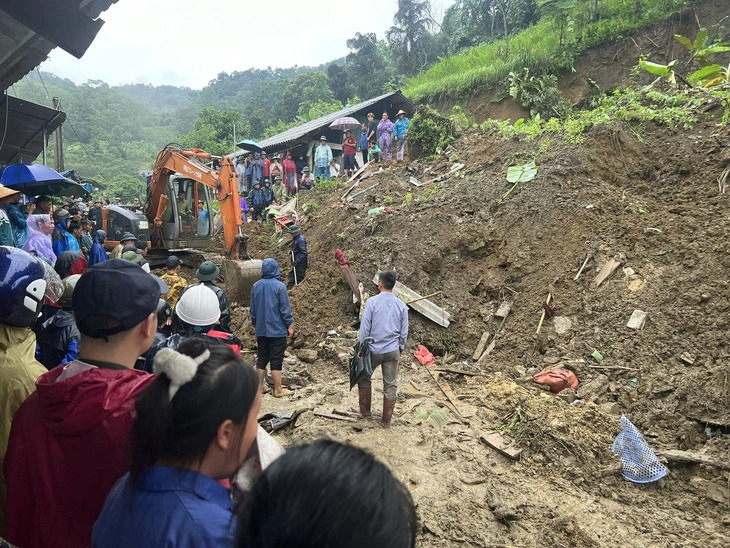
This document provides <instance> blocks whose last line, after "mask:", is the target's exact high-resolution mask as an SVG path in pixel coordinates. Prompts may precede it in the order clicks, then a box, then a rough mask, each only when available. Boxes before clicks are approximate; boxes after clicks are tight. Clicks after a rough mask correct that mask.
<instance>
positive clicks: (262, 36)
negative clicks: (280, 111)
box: [40, 0, 453, 89]
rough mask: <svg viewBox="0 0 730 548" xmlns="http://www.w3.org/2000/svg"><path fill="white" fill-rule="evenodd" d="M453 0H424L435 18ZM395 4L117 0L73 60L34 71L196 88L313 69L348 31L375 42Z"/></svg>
mask: <svg viewBox="0 0 730 548" xmlns="http://www.w3.org/2000/svg"><path fill="white" fill-rule="evenodd" d="M452 2H453V0H432V5H434V6H435V12H436V13H440V12H442V11H443V9H445V7H447V6H449V5H451V3H452ZM397 6H398V2H397V0H369V1H367V2H346V1H338V2H331V1H323V2H314V3H312V2H302V1H301V0H274V1H271V2H255V3H253V2H245V1H240V0H238V1H237V0H208V1H207V2H201V1H200V0H195V1H193V0H118V2H117V3H116V4H113V5H112V6H111V7H110V8H109V9H108V10H107V11H105V12H104V13H102V14H101V18H102V19H103V20H104V21H105V22H106V23H105V24H104V26H103V27H102V28H101V30H100V31H99V34H98V35H97V37H96V40H94V42H93V43H92V44H91V46H90V47H89V49H88V50H87V51H86V54H85V55H84V56H83V57H82V58H81V59H76V58H75V57H73V56H71V55H69V54H68V53H66V52H65V51H63V50H61V49H60V48H56V49H55V50H53V52H52V53H51V56H50V58H49V60H48V61H46V62H45V63H43V64H42V65H41V67H40V68H41V70H45V71H48V72H53V73H54V74H56V75H58V76H62V77H65V78H69V79H71V80H73V81H74V82H76V83H79V84H80V83H83V82H86V81H87V80H103V81H105V82H107V83H108V84H112V85H116V84H127V83H142V84H157V85H160V84H169V85H175V86H189V87H192V88H198V89H199V88H202V87H204V86H205V85H206V84H207V83H208V82H209V81H210V80H212V79H213V78H215V77H216V75H217V74H218V73H220V72H233V71H236V70H246V69H248V68H252V67H253V68H266V67H268V66H270V67H272V68H275V67H282V68H283V67H291V66H294V65H299V66H302V65H319V64H321V63H324V62H327V61H331V60H333V59H336V58H338V57H342V56H344V55H346V54H347V52H348V49H347V46H346V44H345V42H346V41H347V39H348V38H352V37H353V36H354V35H355V33H356V32H360V33H365V32H375V33H376V34H377V35H378V38H382V37H384V32H385V31H386V29H388V28H389V27H390V26H391V25H392V24H393V15H394V14H395V12H396V10H397Z"/></svg>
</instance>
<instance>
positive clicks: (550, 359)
mask: <svg viewBox="0 0 730 548" xmlns="http://www.w3.org/2000/svg"><path fill="white" fill-rule="evenodd" d="M542 361H543V362H544V363H547V364H550V365H555V364H556V363H560V358H558V357H557V356H545V357H543V359H542Z"/></svg>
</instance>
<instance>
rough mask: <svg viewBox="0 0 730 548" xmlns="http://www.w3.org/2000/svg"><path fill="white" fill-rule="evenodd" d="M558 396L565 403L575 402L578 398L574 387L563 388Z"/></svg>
mask: <svg viewBox="0 0 730 548" xmlns="http://www.w3.org/2000/svg"><path fill="white" fill-rule="evenodd" d="M558 397H559V398H560V399H561V400H563V401H564V402H565V403H573V402H574V401H575V400H577V399H578V395H577V394H576V393H575V390H573V389H572V388H563V389H562V390H561V391H560V392H558Z"/></svg>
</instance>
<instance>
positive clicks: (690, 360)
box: [679, 352, 695, 365]
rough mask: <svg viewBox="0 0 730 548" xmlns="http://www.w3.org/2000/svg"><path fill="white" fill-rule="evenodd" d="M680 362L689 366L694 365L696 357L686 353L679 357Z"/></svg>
mask: <svg viewBox="0 0 730 548" xmlns="http://www.w3.org/2000/svg"><path fill="white" fill-rule="evenodd" d="M679 361H681V362H683V363H686V364H687V365H694V364H695V357H694V356H693V355H692V354H690V353H689V352H685V353H684V354H682V355H681V356H679Z"/></svg>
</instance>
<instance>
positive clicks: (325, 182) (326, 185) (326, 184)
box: [314, 177, 340, 193]
mask: <svg viewBox="0 0 730 548" xmlns="http://www.w3.org/2000/svg"><path fill="white" fill-rule="evenodd" d="M339 184H340V181H339V180H338V179H335V178H333V177H330V178H329V179H325V178H324V177H317V179H316V180H315V181H314V189H315V190H316V191H317V192H324V193H330V192H332V191H333V190H335V189H336V188H337V187H338V186H339Z"/></svg>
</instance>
